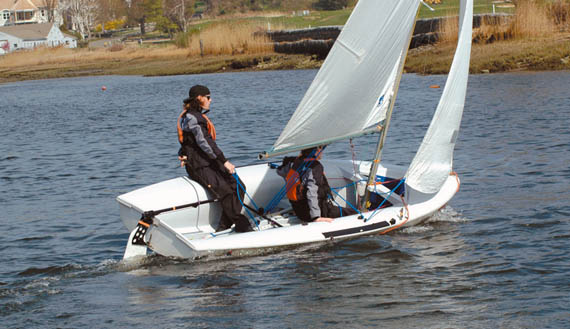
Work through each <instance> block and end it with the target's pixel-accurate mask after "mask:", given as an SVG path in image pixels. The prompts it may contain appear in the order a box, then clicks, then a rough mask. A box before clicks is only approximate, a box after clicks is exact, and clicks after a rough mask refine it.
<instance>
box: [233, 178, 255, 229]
mask: <svg viewBox="0 0 570 329" xmlns="http://www.w3.org/2000/svg"><path fill="white" fill-rule="evenodd" d="M232 175H233V176H234V178H235V180H236V182H237V186H236V190H237V197H238V200H239V203H241V206H242V207H243V208H245V212H247V214H248V215H249V217H251V219H252V220H253V223H254V224H255V226H256V227H257V230H258V231H259V223H258V222H257V220H256V219H255V217H254V216H253V215H252V214H251V212H250V211H249V209H247V207H246V206H245V204H244V203H243V200H242V199H241V197H240V196H239V189H240V187H241V188H242V189H243V191H244V192H245V193H246V194H247V192H246V191H245V188H243V187H242V186H241V184H240V182H239V177H238V175H237V174H236V173H233V174H232ZM248 197H249V198H250V200H251V201H252V202H253V199H251V197H250V196H249V195H248Z"/></svg>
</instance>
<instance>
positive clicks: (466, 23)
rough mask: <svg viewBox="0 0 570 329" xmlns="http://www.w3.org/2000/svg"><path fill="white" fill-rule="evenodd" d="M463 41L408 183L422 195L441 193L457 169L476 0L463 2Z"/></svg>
mask: <svg viewBox="0 0 570 329" xmlns="http://www.w3.org/2000/svg"><path fill="white" fill-rule="evenodd" d="M459 17H460V20H459V40H458V42H457V49H456V51H455V57H454V58H453V63H452V64H451V69H450V71H449V76H448V77H447V82H446V83H445V88H444V89H443V94H442V96H441V99H440V101H439V104H438V106H437V109H436V111H435V114H434V116H433V119H432V121H431V123H430V126H429V128H428V131H427V133H426V135H425V137H424V139H423V141H422V144H421V145H420V148H419V150H418V152H417V153H416V155H415V157H414V159H413V160H412V163H411V164H410V167H409V168H408V172H407V173H406V184H407V185H408V186H410V187H411V188H413V189H414V190H416V191H419V192H422V193H427V194H430V193H435V192H437V191H439V189H440V188H441V186H442V185H443V183H444V182H445V180H446V179H447V178H448V177H449V174H450V173H451V170H452V166H453V149H454V148H455V141H456V139H457V134H458V132H459V126H460V124H461V117H462V115H463V105H464V103H465V93H466V90H467V78H468V76H469V58H470V55H471V34H472V26H473V0H461V6H460V15H459Z"/></svg>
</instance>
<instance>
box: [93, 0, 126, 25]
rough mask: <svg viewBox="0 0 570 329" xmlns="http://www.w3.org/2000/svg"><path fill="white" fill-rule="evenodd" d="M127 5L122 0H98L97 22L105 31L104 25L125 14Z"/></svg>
mask: <svg viewBox="0 0 570 329" xmlns="http://www.w3.org/2000/svg"><path fill="white" fill-rule="evenodd" d="M126 6H127V3H126V2H125V1H123V0H98V8H99V10H98V11H97V17H96V18H97V21H98V22H100V23H101V26H102V28H103V31H105V23H106V22H108V21H113V20H117V19H120V18H121V17H123V16H125V14H126Z"/></svg>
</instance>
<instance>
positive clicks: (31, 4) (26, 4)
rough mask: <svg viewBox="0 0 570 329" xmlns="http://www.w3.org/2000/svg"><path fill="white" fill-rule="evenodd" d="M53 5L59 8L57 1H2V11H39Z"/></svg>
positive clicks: (0, 6)
mask: <svg viewBox="0 0 570 329" xmlns="http://www.w3.org/2000/svg"><path fill="white" fill-rule="evenodd" d="M48 3H51V5H52V6H53V7H57V0H48V1H46V0H0V11H2V10H37V9H39V8H45V7H47V4H48Z"/></svg>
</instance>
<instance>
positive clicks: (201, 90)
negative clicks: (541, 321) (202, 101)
mask: <svg viewBox="0 0 570 329" xmlns="http://www.w3.org/2000/svg"><path fill="white" fill-rule="evenodd" d="M206 95H210V89H208V87H206V86H202V85H195V86H192V88H190V90H189V91H188V98H186V99H185V100H184V103H189V102H190V101H191V100H193V99H194V98H196V97H198V96H206Z"/></svg>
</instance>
